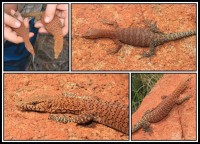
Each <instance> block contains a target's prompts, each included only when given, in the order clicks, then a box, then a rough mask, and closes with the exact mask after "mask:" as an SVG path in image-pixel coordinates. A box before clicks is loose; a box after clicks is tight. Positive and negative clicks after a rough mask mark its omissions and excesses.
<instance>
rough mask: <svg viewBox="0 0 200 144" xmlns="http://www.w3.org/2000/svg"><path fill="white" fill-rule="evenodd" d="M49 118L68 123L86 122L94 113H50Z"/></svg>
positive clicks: (91, 118) (91, 119)
mask: <svg viewBox="0 0 200 144" xmlns="http://www.w3.org/2000/svg"><path fill="white" fill-rule="evenodd" d="M48 119H50V120H54V121H57V122H60V123H69V122H74V123H77V124H87V123H89V122H91V121H93V119H94V115H93V114H92V113H88V114H80V115H74V116H65V115H64V116H60V115H57V114H56V115H53V114H50V115H49V118H48Z"/></svg>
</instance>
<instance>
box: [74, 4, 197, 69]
mask: <svg viewBox="0 0 200 144" xmlns="http://www.w3.org/2000/svg"><path fill="white" fill-rule="evenodd" d="M106 19H107V20H112V21H116V22H117V23H118V24H119V26H120V27H122V28H126V27H130V26H131V27H144V28H145V23H144V20H145V19H148V20H150V21H153V22H155V21H157V25H158V28H159V29H160V30H161V31H162V32H164V33H173V32H182V31H187V30H192V29H196V5H195V4H72V69H73V70H196V36H191V37H187V38H183V39H180V40H177V41H171V42H168V43H165V44H163V45H161V46H158V47H157V48H156V51H155V53H156V55H155V56H153V57H152V58H143V59H139V58H140V55H141V54H142V53H143V52H146V51H149V48H140V47H134V46H130V45H124V46H123V47H122V49H121V50H120V51H119V52H118V53H117V54H114V55H112V54H107V51H108V50H110V49H114V48H116V45H115V44H114V42H113V41H112V40H111V39H97V40H93V39H85V38H81V37H80V35H82V34H84V33H85V32H86V31H87V30H88V29H92V28H96V29H112V26H108V25H105V24H103V23H102V22H101V21H102V20H106Z"/></svg>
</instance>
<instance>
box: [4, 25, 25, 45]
mask: <svg viewBox="0 0 200 144" xmlns="http://www.w3.org/2000/svg"><path fill="white" fill-rule="evenodd" d="M4 30H5V31H4V38H5V39H6V40H8V41H10V42H13V43H15V44H18V43H22V42H23V38H22V37H20V36H17V34H16V33H15V32H14V31H12V30H11V28H10V27H5V28H4Z"/></svg>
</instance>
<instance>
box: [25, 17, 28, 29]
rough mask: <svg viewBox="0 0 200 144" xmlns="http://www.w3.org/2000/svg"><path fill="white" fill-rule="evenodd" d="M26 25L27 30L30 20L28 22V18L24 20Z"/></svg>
mask: <svg viewBox="0 0 200 144" xmlns="http://www.w3.org/2000/svg"><path fill="white" fill-rule="evenodd" d="M24 25H25V27H26V28H29V20H28V18H25V19H24Z"/></svg>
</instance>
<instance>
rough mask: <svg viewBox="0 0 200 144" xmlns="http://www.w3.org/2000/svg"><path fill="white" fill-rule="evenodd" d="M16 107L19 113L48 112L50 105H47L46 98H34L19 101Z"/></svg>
mask: <svg viewBox="0 0 200 144" xmlns="http://www.w3.org/2000/svg"><path fill="white" fill-rule="evenodd" d="M45 98H46V99H45ZM16 106H17V108H18V109H19V110H21V111H37V112H48V111H49V110H50V108H51V103H49V100H48V98H47V97H34V98H29V99H28V98H26V99H23V100H22V99H21V100H19V101H18V102H17V103H16Z"/></svg>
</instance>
